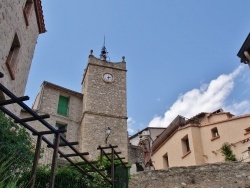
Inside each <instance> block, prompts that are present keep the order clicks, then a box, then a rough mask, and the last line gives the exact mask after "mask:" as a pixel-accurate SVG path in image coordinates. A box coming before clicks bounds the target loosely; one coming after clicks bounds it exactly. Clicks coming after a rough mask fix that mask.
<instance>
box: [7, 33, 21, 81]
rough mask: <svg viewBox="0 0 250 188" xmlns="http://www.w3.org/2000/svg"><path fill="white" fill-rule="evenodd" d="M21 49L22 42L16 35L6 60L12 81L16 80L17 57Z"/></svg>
mask: <svg viewBox="0 0 250 188" xmlns="http://www.w3.org/2000/svg"><path fill="white" fill-rule="evenodd" d="M19 49H20V42H19V39H18V36H17V34H15V36H14V39H13V42H12V45H11V47H10V51H9V54H8V57H7V60H6V65H7V68H8V70H9V73H10V77H11V79H12V80H15V69H16V65H17V61H18V60H17V57H18V53H19Z"/></svg>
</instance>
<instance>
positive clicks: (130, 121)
mask: <svg viewBox="0 0 250 188" xmlns="http://www.w3.org/2000/svg"><path fill="white" fill-rule="evenodd" d="M127 123H128V128H127V130H128V134H129V135H133V134H135V133H136V130H134V129H133V127H134V124H135V121H134V120H133V118H131V117H129V118H128V120H127Z"/></svg>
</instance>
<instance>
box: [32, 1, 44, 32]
mask: <svg viewBox="0 0 250 188" xmlns="http://www.w3.org/2000/svg"><path fill="white" fill-rule="evenodd" d="M34 5H35V11H36V17H37V24H38V28H39V33H45V32H46V29H45V23H44V18H43V9H42V2H41V0H34Z"/></svg>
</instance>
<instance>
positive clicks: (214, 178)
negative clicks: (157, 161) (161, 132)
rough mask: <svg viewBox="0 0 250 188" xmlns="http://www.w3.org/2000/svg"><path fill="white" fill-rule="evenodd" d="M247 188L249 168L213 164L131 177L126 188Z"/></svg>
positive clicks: (151, 172)
mask: <svg viewBox="0 0 250 188" xmlns="http://www.w3.org/2000/svg"><path fill="white" fill-rule="evenodd" d="M156 187H157V188H250V164H249V163H241V162H231V163H214V164H205V165H200V166H190V167H172V168H169V169H168V170H155V171H144V172H139V173H138V174H135V175H133V176H132V177H131V178H130V181H129V188H156Z"/></svg>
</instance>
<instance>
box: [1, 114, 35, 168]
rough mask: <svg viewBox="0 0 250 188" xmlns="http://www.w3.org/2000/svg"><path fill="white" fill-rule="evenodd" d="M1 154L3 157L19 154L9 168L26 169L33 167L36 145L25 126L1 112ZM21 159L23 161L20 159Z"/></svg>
mask: <svg viewBox="0 0 250 188" xmlns="http://www.w3.org/2000/svg"><path fill="white" fill-rule="evenodd" d="M0 146H1V147H0V154H1V157H7V156H14V155H18V157H17V158H15V160H14V161H12V163H11V165H10V166H9V170H18V171H21V170H25V169H27V167H31V165H32V161H33V157H34V146H33V144H32V142H31V141H30V136H29V134H28V133H27V132H26V130H25V128H23V127H21V126H19V125H17V124H15V123H14V122H13V121H12V120H11V119H10V118H8V117H6V116H5V114H4V113H2V112H0ZM19 160H21V161H19Z"/></svg>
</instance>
